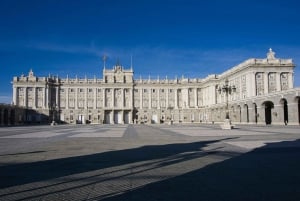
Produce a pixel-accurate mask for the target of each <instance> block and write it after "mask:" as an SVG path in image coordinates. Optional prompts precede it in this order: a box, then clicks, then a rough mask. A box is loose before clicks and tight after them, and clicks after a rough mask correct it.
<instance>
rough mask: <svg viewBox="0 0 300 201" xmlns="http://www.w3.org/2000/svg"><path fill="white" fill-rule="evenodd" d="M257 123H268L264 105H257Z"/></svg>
mask: <svg viewBox="0 0 300 201" xmlns="http://www.w3.org/2000/svg"><path fill="white" fill-rule="evenodd" d="M257 124H266V119H265V107H264V106H257Z"/></svg>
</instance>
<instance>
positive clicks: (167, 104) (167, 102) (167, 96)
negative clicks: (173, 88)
mask: <svg viewBox="0 0 300 201" xmlns="http://www.w3.org/2000/svg"><path fill="white" fill-rule="evenodd" d="M166 90H167V91H166V108H168V107H169V89H166Z"/></svg>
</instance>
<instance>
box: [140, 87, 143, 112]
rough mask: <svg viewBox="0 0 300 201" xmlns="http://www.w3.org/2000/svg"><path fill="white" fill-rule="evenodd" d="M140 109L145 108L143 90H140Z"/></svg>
mask: <svg viewBox="0 0 300 201" xmlns="http://www.w3.org/2000/svg"><path fill="white" fill-rule="evenodd" d="M139 92H140V109H142V108H143V89H140V91H139Z"/></svg>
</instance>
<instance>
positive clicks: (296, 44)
mask: <svg viewBox="0 0 300 201" xmlns="http://www.w3.org/2000/svg"><path fill="white" fill-rule="evenodd" d="M299 10H300V3H299V1H297V0H284V1H280V0H276V1H271V0H269V1H267V0H227V1H221V0H219V1H217V0H207V1H200V0H126V1H124V0H98V1H96V0H84V1H80V0H78V1H76V0H75V1H71V0H66V1H64V0H60V1H58V0H57V1H56V0H43V1H40V0H35V1H33V0H26V1H23V0H19V1H15V0H1V1H0V69H1V79H0V103H1V102H2V103H3V102H4V103H10V102H11V99H12V85H11V83H10V82H11V80H12V78H13V76H20V75H21V74H22V73H24V74H27V73H28V71H29V70H30V69H31V68H32V69H33V71H34V72H35V74H36V75H37V76H47V75H49V74H53V75H58V76H61V77H66V76H67V75H69V77H75V76H76V75H77V76H78V77H85V76H87V77H90V78H92V77H94V75H96V77H99V78H100V77H102V69H103V63H102V59H101V57H102V56H103V55H104V54H105V55H107V56H108V60H107V66H108V67H112V66H113V65H114V64H115V63H116V61H117V60H118V59H119V60H120V62H121V64H122V65H123V66H124V67H125V68H126V67H129V66H130V57H131V55H132V58H133V67H134V72H135V77H136V78H138V77H140V76H142V77H144V78H147V77H148V75H151V76H152V77H153V78H154V77H155V78H156V77H157V76H160V77H165V76H166V75H167V76H168V78H174V77H175V76H178V77H181V76H182V75H184V76H186V77H199V78H203V77H206V76H207V75H208V74H219V73H222V72H223V71H225V70H227V69H229V68H231V67H233V66H235V65H237V64H239V63H241V62H242V61H244V60H246V59H248V58H265V57H266V53H267V51H268V49H269V48H272V49H273V50H274V51H275V52H276V56H277V57H279V58H292V59H293V60H294V62H295V63H296V65H297V64H300V39H299V36H300V12H299ZM299 77H300V70H299V67H296V68H295V85H296V86H300V78H299Z"/></svg>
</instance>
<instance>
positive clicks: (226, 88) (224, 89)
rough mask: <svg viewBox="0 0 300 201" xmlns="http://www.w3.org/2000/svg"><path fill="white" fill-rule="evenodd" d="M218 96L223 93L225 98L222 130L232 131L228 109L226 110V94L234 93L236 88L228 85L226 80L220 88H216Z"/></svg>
mask: <svg viewBox="0 0 300 201" xmlns="http://www.w3.org/2000/svg"><path fill="white" fill-rule="evenodd" d="M218 92H219V94H221V93H224V94H225V98H226V116H225V120H224V124H223V125H221V128H222V129H232V128H233V126H232V125H231V121H230V117H229V109H228V94H232V93H235V92H236V87H235V86H234V85H229V81H228V79H226V80H225V84H224V85H223V86H222V87H219V88H218Z"/></svg>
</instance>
